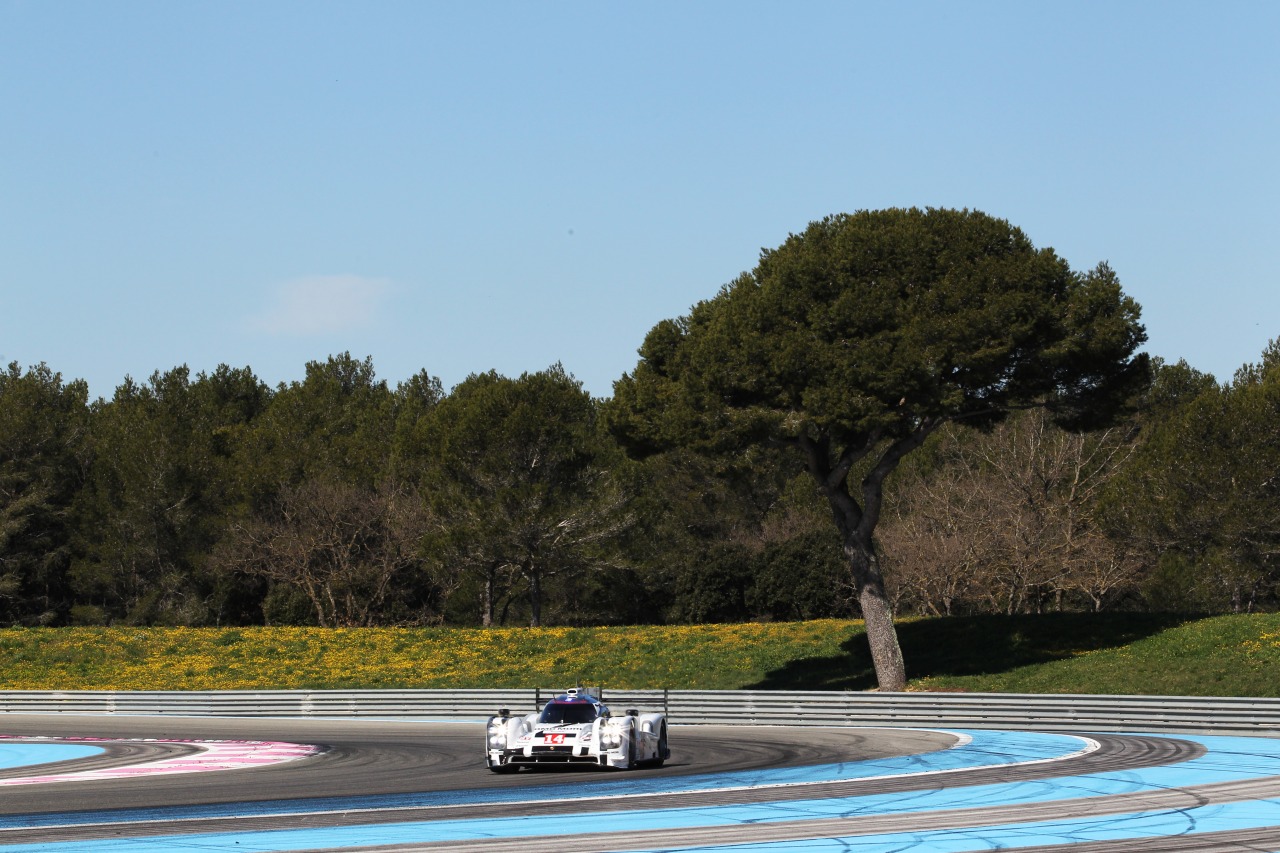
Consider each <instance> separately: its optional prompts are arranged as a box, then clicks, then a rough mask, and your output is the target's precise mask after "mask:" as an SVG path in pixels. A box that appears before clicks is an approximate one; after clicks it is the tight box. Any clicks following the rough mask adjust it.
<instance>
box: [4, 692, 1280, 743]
mask: <svg viewBox="0 0 1280 853" xmlns="http://www.w3.org/2000/svg"><path fill="white" fill-rule="evenodd" d="M557 692H558V690H556V689H552V688H542V689H527V690H263V691H253V690H226V691H206V692H194V691H193V692H182V691H157V692H116V691H98V690H67V691H25V690H24V691H7V692H3V691H0V714H6V713H9V714H13V713H28V714H30V713H38V714H131V715H164V716H197V717H210V716H212V717H316V718H320V717H326V718H367V719H374V718H377V719H417V720H480V719H484V718H485V717H488V716H489V715H491V714H494V713H496V712H497V711H498V709H499V708H509V709H510V710H511V711H512V712H513V713H527V712H529V711H532V710H533V709H534V708H536V707H538V706H540V705H541V703H542V702H544V701H546V699H548V698H550V697H551V696H553V695H555V693H557ZM602 693H603V698H604V701H605V702H606V703H608V704H609V706H610V707H611V708H612V709H613V710H614V711H615V712H620V711H623V710H625V709H626V708H640V709H645V710H664V711H666V713H667V715H668V717H669V718H670V720H671V722H673V723H683V724H698V723H704V724H709V723H717V724H757V725H778V726H891V727H917V728H936V727H951V728H977V729H1006V728H1008V729H1021V728H1032V729H1036V730H1040V731H1129V732H1135V731H1148V732H1205V733H1208V732H1216V733H1230V734H1241V733H1248V734H1259V735H1273V736H1277V737H1280V699H1232V698H1198V697H1183V696H1093V695H1063V694H1055V695H1024V694H1000V693H851V692H843V693H837V692H814V691H806V692H782V691H749V690H636V691H620V690H617V691H615V690H609V689H608V688H605V689H604V690H603V691H602Z"/></svg>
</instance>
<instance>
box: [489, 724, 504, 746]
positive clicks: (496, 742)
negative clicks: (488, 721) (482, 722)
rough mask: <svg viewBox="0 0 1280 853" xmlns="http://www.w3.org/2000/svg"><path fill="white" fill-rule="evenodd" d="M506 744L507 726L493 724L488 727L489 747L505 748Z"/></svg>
mask: <svg viewBox="0 0 1280 853" xmlns="http://www.w3.org/2000/svg"><path fill="white" fill-rule="evenodd" d="M506 746H507V727H506V726H505V725H501V724H498V725H493V726H490V727H489V748H490V749H505V748H506Z"/></svg>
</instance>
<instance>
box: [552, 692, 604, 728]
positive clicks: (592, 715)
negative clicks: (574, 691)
mask: <svg viewBox="0 0 1280 853" xmlns="http://www.w3.org/2000/svg"><path fill="white" fill-rule="evenodd" d="M608 712H609V709H608V708H606V707H605V706H603V705H601V704H600V703H599V702H597V701H595V700H594V699H590V698H586V697H583V696H571V695H569V694H563V695H560V696H557V697H556V698H554V699H552V700H551V701H550V702H548V703H547V704H546V707H544V708H543V709H542V713H541V714H539V715H538V722H539V723H543V724H546V725H553V726H573V725H577V724H579V723H592V722H595V720H596V718H597V717H601V716H603V715H605V714H607V713H608Z"/></svg>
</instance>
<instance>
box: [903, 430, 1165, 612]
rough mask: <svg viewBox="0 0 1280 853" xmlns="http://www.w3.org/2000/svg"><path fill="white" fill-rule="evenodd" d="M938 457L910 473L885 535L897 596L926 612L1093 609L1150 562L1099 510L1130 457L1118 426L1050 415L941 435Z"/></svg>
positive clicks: (1123, 587) (1125, 587)
mask: <svg viewBox="0 0 1280 853" xmlns="http://www.w3.org/2000/svg"><path fill="white" fill-rule="evenodd" d="M941 442H942V447H941V450H940V458H941V460H942V464H941V465H940V467H938V468H937V469H936V470H934V471H931V472H919V471H916V472H912V473H908V474H906V475H905V477H906V478H908V479H909V480H910V482H904V483H900V484H899V485H900V486H902V487H903V488H900V489H899V492H900V493H901V494H903V495H904V496H905V497H904V499H903V500H902V501H900V502H899V503H897V504H896V505H895V507H894V508H893V512H892V516H891V518H890V519H889V521H888V523H887V524H886V525H885V526H884V528H883V529H882V532H881V535H880V538H881V540H882V541H883V542H884V543H885V545H886V548H887V550H888V552H889V553H891V554H892V555H893V561H892V578H893V584H894V586H895V594H896V598H897V599H898V600H900V601H901V602H903V603H904V604H907V605H909V606H912V607H915V608H916V609H918V610H921V611H923V612H926V613H946V614H950V613H953V612H955V611H956V610H957V608H959V607H963V608H964V609H967V610H983V611H998V612H1005V613H1017V612H1039V611H1042V610H1044V609H1046V608H1050V609H1061V608H1063V607H1064V606H1066V599H1068V598H1072V599H1073V600H1076V599H1083V600H1086V601H1087V602H1088V603H1089V606H1090V607H1091V608H1092V609H1094V610H1101V609H1103V608H1104V607H1105V606H1106V605H1107V604H1108V603H1109V602H1110V601H1111V600H1113V599H1114V598H1116V597H1117V596H1119V595H1121V594H1123V593H1124V592H1126V591H1129V590H1132V589H1133V588H1134V586H1135V584H1136V581H1137V578H1138V576H1139V573H1140V572H1141V571H1142V569H1143V567H1144V566H1143V563H1142V561H1140V560H1139V559H1137V558H1136V557H1134V556H1133V555H1131V554H1129V553H1127V552H1126V550H1125V549H1124V548H1123V547H1122V546H1121V545H1119V544H1117V543H1115V542H1113V541H1112V540H1110V539H1108V538H1107V537H1106V536H1105V535H1104V534H1103V533H1102V531H1101V530H1100V528H1099V526H1098V524H1097V520H1096V518H1095V517H1094V513H1095V512H1096V505H1097V499H1098V493H1099V490H1100V489H1101V488H1102V486H1103V485H1104V484H1105V483H1106V482H1107V481H1108V479H1109V478H1110V477H1111V476H1112V475H1113V473H1114V472H1115V471H1116V468H1117V466H1118V465H1119V463H1120V462H1121V461H1122V460H1123V459H1125V458H1127V457H1128V455H1129V454H1130V453H1132V452H1133V443H1132V441H1131V440H1130V439H1129V437H1128V436H1127V434H1126V433H1125V432H1124V430H1121V429H1110V430H1104V431H1101V432H1098V433H1094V434H1079V433H1072V432H1067V431H1065V430H1062V429H1059V428H1057V427H1055V426H1053V425H1052V424H1051V423H1050V422H1049V420H1048V419H1047V418H1046V416H1045V415H1044V413H1043V412H1040V411H1038V410H1037V411H1030V412H1025V413H1022V414H1021V415H1019V416H1017V417H1014V418H1011V419H1010V420H1009V421H1007V422H1005V423H1003V424H1001V425H1000V426H998V427H997V428H995V429H994V430H992V431H991V432H990V433H989V434H984V435H979V436H972V435H968V436H961V435H960V434H959V433H957V432H956V431H954V430H949V431H947V432H945V433H944V434H943V435H942V437H941Z"/></svg>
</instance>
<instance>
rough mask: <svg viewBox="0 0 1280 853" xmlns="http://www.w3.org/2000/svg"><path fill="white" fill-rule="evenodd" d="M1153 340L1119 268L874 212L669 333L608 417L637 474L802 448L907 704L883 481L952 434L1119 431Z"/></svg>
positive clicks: (830, 232)
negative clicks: (666, 453) (1019, 426)
mask: <svg viewBox="0 0 1280 853" xmlns="http://www.w3.org/2000/svg"><path fill="white" fill-rule="evenodd" d="M1145 339H1146V334H1145V331H1144V329H1143V327H1142V325H1141V324H1140V323H1139V307H1138V305H1137V303H1136V302H1134V300H1133V299H1131V298H1129V297H1128V296H1126V295H1124V293H1123V292H1122V290H1121V288H1120V283H1119V281H1118V280H1117V278H1116V276H1115V274H1114V273H1113V272H1112V271H1111V269H1110V268H1109V267H1107V266H1106V265H1105V264H1102V265H1099V266H1098V267H1096V268H1095V269H1093V270H1092V271H1090V272H1087V273H1078V272H1074V271H1072V270H1071V268H1070V267H1069V266H1068V264H1067V263H1066V262H1065V261H1064V260H1063V259H1062V258H1060V257H1058V256H1057V255H1056V254H1055V253H1054V251H1053V250H1052V249H1048V248H1044V249H1038V248H1036V247H1035V246H1034V245H1032V243H1031V241H1030V240H1029V239H1028V238H1027V237H1026V235H1024V234H1023V233H1022V232H1021V231H1020V230H1019V229H1017V228H1015V227H1013V226H1012V225H1010V224H1009V223H1008V222H1006V221H1004V220H1002V219H996V218H993V217H991V216H988V215H986V214H983V213H980V212H978V211H969V210H948V209H928V210H918V209H909V210H902V209H893V210H881V211H862V212H858V213H854V214H842V215H837V216H831V217H828V218H826V219H823V220H821V221H818V222H814V223H812V224H810V225H809V227H808V228H807V229H805V230H804V231H803V232H802V233H800V234H793V235H791V236H790V237H789V238H788V239H787V240H786V242H785V243H783V244H782V245H781V246H779V247H778V248H777V249H773V250H765V251H763V252H762V253H761V257H760V262H759V264H758V265H757V266H756V268H755V269H754V270H753V271H751V272H750V273H745V274H743V275H742V276H740V277H739V278H737V279H736V280H735V281H733V282H731V283H729V284H727V285H725V286H724V287H723V288H721V290H720V292H719V293H718V294H717V295H716V296H715V297H713V298H711V299H708V300H706V301H703V302H700V303H698V304H697V305H695V306H693V308H692V310H691V311H690V312H689V314H688V315H687V316H685V317H680V318H678V319H674V320H664V321H662V322H660V323H658V325H656V326H655V327H654V328H653V329H652V330H651V331H650V332H649V334H648V335H647V336H646V338H645V341H644V345H643V346H642V347H641V349H640V351H639V352H640V361H639V363H638V364H637V365H636V368H635V370H634V371H633V372H631V373H629V374H626V375H624V376H623V377H622V378H621V379H620V380H618V382H616V383H615V385H614V398H613V400H612V401H611V404H610V407H609V412H608V416H609V420H610V425H611V428H612V429H613V431H614V433H615V435H617V436H618V438H619V439H620V440H621V441H622V442H623V443H624V445H626V446H627V447H628V448H629V449H630V450H631V451H632V452H633V453H635V454H637V455H644V454H646V453H652V452H657V451H660V450H662V449H665V448H669V447H675V446H685V447H697V448H700V449H703V450H706V451H709V452H727V451H732V450H733V449H736V448H742V447H744V446H747V445H748V444H751V443H758V442H781V443H785V444H787V445H790V446H793V447H794V448H796V450H797V451H798V452H799V453H800V454H802V456H803V459H804V462H805V465H806V466H807V469H808V472H809V474H810V475H811V476H812V478H813V482H814V484H815V486H816V487H817V489H818V491H819V493H820V494H821V495H822V496H823V497H824V498H826V500H827V502H828V505H829V506H830V509H831V513H832V517H833V519H834V521H835V526H836V528H837V530H838V532H839V536H840V538H841V542H842V544H843V548H844V553H845V555H846V556H847V558H848V563H849V570H850V572H851V575H852V579H853V582H854V585H855V588H856V590H857V597H858V601H859V604H860V606H861V610H862V614H863V617H864V619H865V621H866V629H867V636H868V640H869V643H870V647H871V654H872V659H873V661H874V664H875V669H876V677H877V680H878V682H879V685H880V688H881V689H882V690H888V691H895V690H902V689H903V688H904V687H905V685H906V671H905V667H904V664H903V660H902V652H901V650H900V647H899V645H898V639H897V633H896V631H895V629H894V625H893V614H892V611H891V608H890V605H889V601H888V598H887V596H886V594H885V586H884V578H883V575H882V573H881V569H880V566H879V562H878V560H877V556H876V549H875V544H874V533H875V528H876V524H877V522H878V521H879V519H880V512H881V506H882V503H883V497H884V484H885V479H886V478H887V477H888V476H889V474H890V473H892V472H893V470H894V469H895V468H896V467H897V465H898V463H899V462H900V461H901V460H902V458H903V457H904V456H905V455H906V454H907V453H909V452H911V451H912V450H914V449H916V448H918V447H919V446H920V445H921V444H922V443H923V442H924V440H925V439H926V438H928V436H929V435H930V434H931V433H932V432H933V431H934V430H936V429H937V428H938V427H940V426H941V425H942V424H944V423H946V422H948V421H956V422H960V423H965V424H970V425H973V426H975V427H984V426H990V425H991V424H993V423H995V422H997V421H998V420H1000V419H1001V418H1002V417H1004V416H1005V415H1006V414H1008V413H1009V412H1010V411H1012V410H1014V409H1018V408H1026V407H1033V406H1043V407H1046V408H1047V409H1048V410H1049V411H1050V412H1051V413H1052V414H1053V416H1054V417H1055V419H1057V420H1058V422H1060V423H1062V424H1063V425H1066V426H1069V427H1073V428H1088V427H1090V426H1096V425H1100V424H1102V423H1105V422H1106V421H1107V420H1108V419H1109V418H1111V417H1112V416H1113V414H1114V413H1115V412H1117V411H1118V410H1119V408H1120V407H1121V406H1122V405H1123V404H1124V402H1125V401H1126V400H1128V399H1129V398H1130V396H1131V394H1132V392H1133V391H1134V390H1135V389H1136V388H1138V387H1140V386H1141V385H1142V384H1143V383H1145V382H1146V381H1147V377H1148V373H1149V367H1148V361H1147V358H1146V356H1145V355H1143V354H1136V353H1135V351H1136V350H1137V348H1138V347H1139V346H1140V345H1141V344H1142V342H1143V341H1144V340H1145ZM851 475H852V476H851ZM855 479H856V480H857V481H856V482H852V481H853V480H855Z"/></svg>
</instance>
